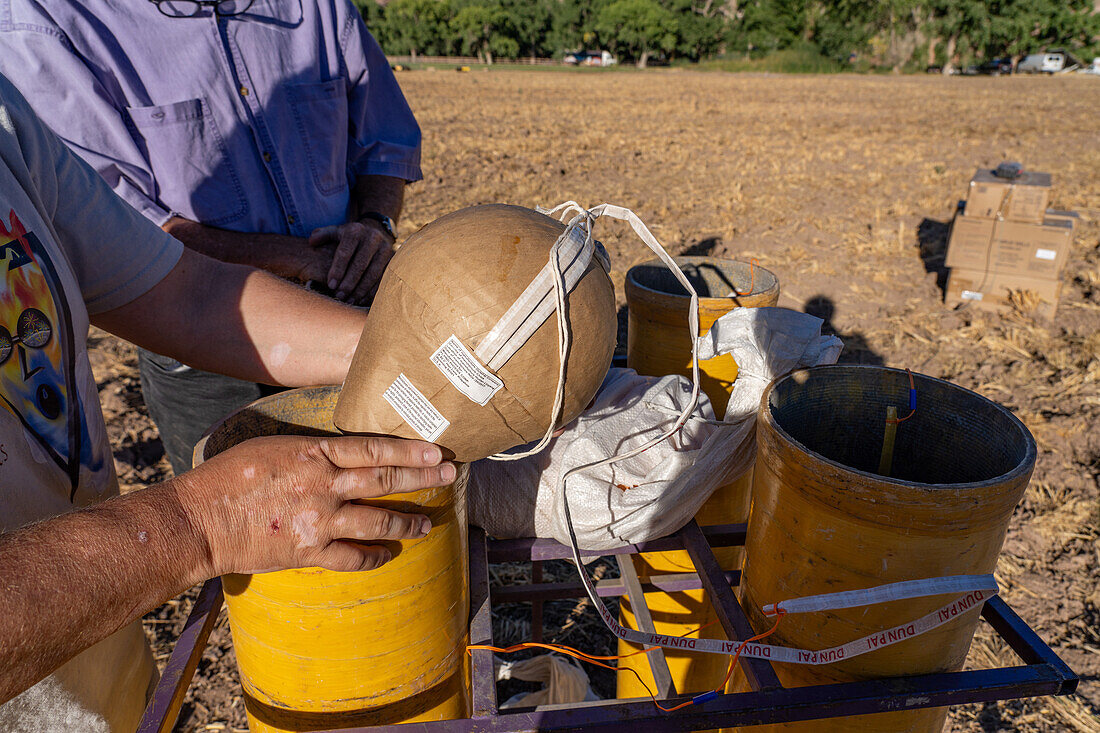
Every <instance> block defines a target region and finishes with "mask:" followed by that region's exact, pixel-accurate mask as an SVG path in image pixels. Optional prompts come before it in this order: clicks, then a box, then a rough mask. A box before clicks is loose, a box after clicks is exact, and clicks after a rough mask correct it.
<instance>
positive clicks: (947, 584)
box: [761, 575, 997, 616]
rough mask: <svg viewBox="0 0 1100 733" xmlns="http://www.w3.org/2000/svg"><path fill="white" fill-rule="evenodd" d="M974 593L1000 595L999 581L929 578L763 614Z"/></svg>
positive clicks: (769, 608) (802, 601) (800, 601)
mask: <svg viewBox="0 0 1100 733" xmlns="http://www.w3.org/2000/svg"><path fill="white" fill-rule="evenodd" d="M973 590H982V591H985V590H988V591H993V592H994V593H996V592H997V581H996V580H994V578H993V576H992V575H949V576H946V577H943V578H925V579H924V580H906V581H903V582H901V583H890V584H888V585H880V586H877V587H875V588H865V589H863V590H848V591H843V592H841V593H824V594H822V595H819V596H806V597H805V598H795V599H794V600H790V601H781V602H779V603H769V604H767V605H766V606H764V607H763V608H762V609H761V610H762V611H763V612H764V615H765V616H774V615H775V614H776V607H777V606H778V607H779V611H782V612H783V613H812V612H814V611H835V610H836V609H839V608H856V607H857V606H870V605H872V604H875V603H888V602H890V601H905V600H908V599H910V598H923V597H925V596H938V595H940V594H941V593H942V594H946V593H969V592H970V591H973Z"/></svg>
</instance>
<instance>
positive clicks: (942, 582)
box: [581, 572, 998, 665]
mask: <svg viewBox="0 0 1100 733" xmlns="http://www.w3.org/2000/svg"><path fill="white" fill-rule="evenodd" d="M581 578H582V580H583V581H584V584H585V586H586V587H590V581H589V580H588V574H587V573H584V572H582V573H581ZM997 590H998V588H997V582H996V581H995V580H994V579H993V576H992V575H955V576H950V577H943V578H929V579H926V580H914V581H906V582H903V583H891V584H890V585H883V586H878V587H875V588H868V589H865V590H856V591H845V592H843V593H829V594H826V595H820V596H807V597H806V598H797V599H794V600H790V601H782V602H780V603H778V604H769V605H767V606H765V607H764V612H765V614H767V615H775V606H776V605H778V606H779V609H780V610H781V611H783V612H785V613H809V612H814V611H830V610H836V609H839V608H853V607H856V606H867V605H871V604H876V603H885V602H887V601H898V600H905V599H908V598H919V597H923V596H934V595H941V594H944V593H954V592H962V591H965V592H964V594H963V595H962V596H960V597H958V598H956V599H955V600H954V601H952V602H951V603H948V604H947V605H946V606H944V607H942V608H939V609H937V610H935V611H933V612H932V613H930V614H928V615H926V616H922V617H921V618H918V619H916V620H915V621H910V622H908V623H904V624H899V625H898V626H895V627H893V628H891V629H886V630H884V631H878V632H875V633H874V634H869V635H867V636H865V637H863V638H862V639H856V640H855V641H850V642H848V643H847V644H841V645H840V646H835V647H831V648H829V649H817V650H810V649H793V648H791V647H783V646H773V645H771V644H761V643H758V642H749V643H748V644H745V645H744V649H742V650H741V656H743V657H752V658H755V659H767V660H769V661H772V662H789V663H792V664H812V665H816V664H832V663H834V662H839V661H841V660H844V659H851V658H852V657H858V656H859V655H861V654H866V653H867V652H873V651H875V650H876V649H882V648H884V647H888V646H891V645H893V644H897V643H898V642H900V641H905V640H906V639H912V638H913V637H915V636H920V635H921V634H924V633H926V632H928V631H931V630H932V629H935V628H937V627H939V626H943V625H944V624H946V623H947V622H948V621H951V620H953V619H955V618H958V617H959V616H961V615H963V614H965V613H967V612H970V611H973V610H975V609H980V608H981V607H982V604H983V603H984V602H985V601H987V600H989V599H990V598H992V597H993V596H995V595H997ZM593 591H594V589H593ZM595 606H596V610H597V611H599V613H600V617H601V618H602V619H603V621H604V623H605V624H606V625H607V627H608V628H609V629H611V633H613V634H615V636H617V637H619V638H620V639H624V640H626V641H629V642H633V643H635V644H642V645H644V646H660V647H666V648H670V649H690V650H692V651H697V652H710V653H712V654H729V655H733V654H737V649H738V647H740V646H741V645H742V642H740V641H722V640H718V639H694V638H688V637H683V636H664V635H661V634H650V633H647V632H643V631H635V630H634V629H627V628H624V627H623V626H622V625H620V624H619V622H618V621H617V620H616V619H615V617H614V616H612V615H611V612H610V611H609V610H608V609H607V606H605V605H604V604H603V603H596V604H595Z"/></svg>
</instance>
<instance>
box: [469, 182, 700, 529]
mask: <svg viewBox="0 0 1100 733" xmlns="http://www.w3.org/2000/svg"><path fill="white" fill-rule="evenodd" d="M539 211H541V212H542V213H544V214H546V215H547V216H558V217H560V220H562V221H564V219H565V218H566V217H567V216H569V215H570V214H572V213H573V212H578V213H576V214H575V215H574V216H573V217H572V218H571V219H570V220H569V223H568V224H567V225H566V227H565V231H564V232H562V234H561V236H559V237H558V240H557V241H556V242H554V246H553V247H551V248H550V264H551V267H550V270H551V271H552V272H553V274H554V278H553V282H554V295H555V297H556V299H557V307H556V309H555V311H556V313H557V320H558V385H557V389H556V391H555V394H554V407H553V411H552V413H551V415H550V424H549V425H548V426H547V428H546V432H545V433H544V434H543V436H542V438H541V439H540V440H539V442H538V443H536V444H535V445H534V446H533V447H532V448H530V449H528V450H525V451H522V452H519V453H498V454H497V455H495V456H489V459H490V460H493V461H518V460H520V459H522V458H527V457H529V456H533V455H535V454H536V453H539V452H540V451H542V450H543V449H544V448H545V447H546V446H547V445H548V444H549V443H550V441H551V440H552V439H553V436H554V430H555V428H556V427H557V422H558V418H559V417H560V416H561V410H562V407H563V405H564V402H565V366H566V359H567V357H568V355H569V326H568V323H567V322H566V317H565V295H566V290H565V288H566V284H565V276H564V275H563V273H562V269H561V262H560V257H559V250H560V247H561V244H562V242H564V241H565V240H566V239H567V238H568V237H569V236H570V234H571V231H572V230H573V229H575V228H580V227H583V229H584V235H585V244H588V242H589V241H590V240H591V239H592V227H593V224H594V223H595V221H596V219H598V218H600V217H601V216H609V217H611V218H612V219H618V220H620V221H625V222H628V223H629V224H630V226H631V228H632V229H633V230H634V233H635V234H637V235H638V237H639V238H640V239H641V240H642V241H643V242H644V243H645V244H646V246H647V247H649V248H650V250H652V251H653V253H654V254H656V255H657V257H658V258H660V260H661V261H662V262H663V263H664V264H665V266H666V267H668V268H669V269H670V270H671V271H672V273H673V275H675V276H676V279H677V280H678V281H679V282H680V284H681V285H683V286H684V288H686V289H687V291H688V292H689V293H691V306H690V308H689V311H688V329H689V331H690V333H691V399H690V400H689V402H688V404H687V405H686V406H685V408H684V411H683V412H682V413H680V416H679V418H678V419H677V420H676V423H675V424H674V425H673V426H672V427H671V428H670V429H669V430H668V431H666V432H665V433H664V434H662V435H660V436H658V437H656V438H654V439H652V440H650V441H648V442H647V443H645V444H644V445H641V446H639V447H638V448H635V449H633V450H631V451H628V452H627V453H623V454H621V455H618V456H610V457H609V458H605V459H603V460H600V461H596V462H593V463H588V464H585V465H583V466H578V467H576V468H574V469H572V470H571V471H569V472H567V473H566V474H565V476H563V477H562V479H561V481H562V491H563V492H564V488H565V480H566V479H567V478H568V477H569V476H571V475H572V474H574V473H576V472H578V471H584V470H586V469H589V468H595V467H597V466H604V465H608V464H611V463H617V462H618V461H622V460H626V459H627V458H632V457H633V456H636V455H638V454H639V453H641V452H643V451H646V450H649V449H650V448H652V447H653V446H655V445H657V444H658V443H660V442H661V441H663V440H667V439H668V438H670V437H671V436H673V435H675V434H676V432H677V431H678V430H679V429H680V428H681V427H683V425H684V423H685V422H686V421H687V420H688V418H689V417H690V416H691V413H692V412H694V410H695V407H696V405H697V404H698V402H699V343H698V342H699V295H698V294H697V293H696V292H695V288H694V287H692V285H691V282H690V281H689V280H688V279H687V276H686V275H684V273H683V271H682V270H681V269H680V267H679V265H677V264H676V261H675V260H674V259H673V258H672V257H671V256H669V254H668V252H666V251H665V248H664V247H662V246H661V244H660V242H658V241H657V238H656V237H654V236H653V233H652V232H650V231H649V229H648V228H647V227H646V225H645V224H644V223H643V222H642V220H641V219H640V218H638V215H637V214H635V213H634V212H633V211H631V210H630V209H625V208H623V207H621V206H613V205H611V204H601V205H599V206H597V207H595V208H593V209H591V210H587V209H585V208H584V207H582V206H581V205H580V204H578V203H577V202H575V201H567V202H565V203H563V204H558V205H557V206H555V207H554V208H552V209H549V210H544V209H539ZM565 512H566V519H567V521H568V522H569V523H570V524H572V520H570V519H569V508H568V505H566V507H565ZM570 532H572V527H570ZM574 540H575V537H574ZM574 544H575V541H574Z"/></svg>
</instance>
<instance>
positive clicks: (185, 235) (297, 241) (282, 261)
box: [161, 216, 332, 280]
mask: <svg viewBox="0 0 1100 733" xmlns="http://www.w3.org/2000/svg"><path fill="white" fill-rule="evenodd" d="M161 228H162V229H164V231H166V232H168V233H169V234H171V235H172V236H173V237H175V238H176V239H178V240H180V241H181V242H183V244H184V245H185V246H186V247H188V248H189V249H193V250H195V251H196V252H201V253H202V254H204V255H206V256H207V257H213V258H214V259H216V260H221V261H222V262H229V263H231V264H235V265H249V266H251V267H258V268H259V269H261V270H266V271H268V272H270V273H273V274H275V275H278V276H280V277H288V278H300V279H303V280H309V279H313V278H312V277H310V274H311V273H309V272H306V271H305V270H307V269H308V263H309V261H310V260H313V259H315V260H316V261H317V266H318V267H320V268H322V269H324V268H327V266H328V262H327V261H328V260H331V259H332V255H331V252H330V253H328V254H327V259H326V255H325V254H324V253H322V252H315V251H313V250H311V249H310V247H309V244H308V240H306V239H304V238H300V237H291V236H289V235H285V234H250V233H247V232H231V231H229V230H227V229H218V228H217V227H211V226H206V225H205V224H200V223H198V222H197V221H191V220H190V219H184V218H182V217H179V216H174V217H172V218H171V219H169V220H168V221H167V222H165V223H164V226H163V227H161Z"/></svg>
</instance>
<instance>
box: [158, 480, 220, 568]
mask: <svg viewBox="0 0 1100 733" xmlns="http://www.w3.org/2000/svg"><path fill="white" fill-rule="evenodd" d="M151 488H156V489H162V490H164V491H167V492H170V493H171V495H172V496H174V498H175V500H176V503H177V504H178V506H179V508H180V512H181V517H180V520H179V521H180V523H181V524H182V526H181V527H180V530H181V531H182V532H183V533H184V534H185V535H186V536H187V537H188V538H189V539H190V540H191V543H192V547H193V548H194V551H195V552H196V553H197V555H198V557H197V558H195V559H196V561H197V567H195V568H193V570H194V571H195V572H196V573H197V574H198V575H199V576H201V577H199V579H198V580H197V581H195V582H201V581H202V580H206V579H207V578H212V577H214V576H216V575H222V574H223V573H225V572H226V568H222V567H219V561H218V558H216V557H215V552H214V548H213V546H212V544H211V540H212V539H213V538H215V537H218V536H220V529H219V525H225V524H226V522H225V521H224V519H225V517H224V502H219V501H212V500H211V497H208V496H206V495H205V494H206V492H204V491H203V487H202V485H201V482H199V481H196V480H195V478H194V476H192V475H191V472H190V471H188V472H187V473H185V474H182V475H180V476H176V477H174V478H171V479H169V480H168V481H165V482H164V483H162V484H160V485H159V486H157V487H151ZM219 510H220V511H221V513H222V516H218V514H219Z"/></svg>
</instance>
